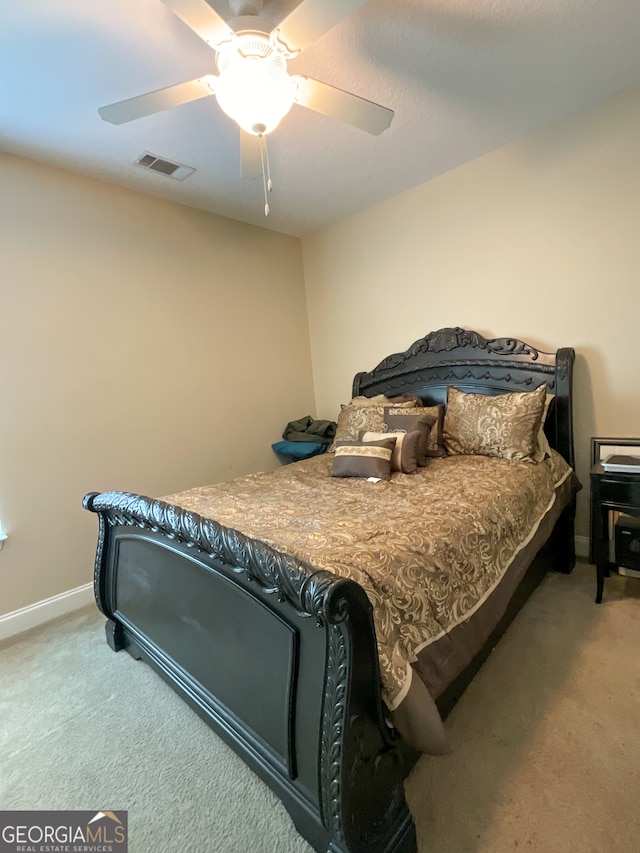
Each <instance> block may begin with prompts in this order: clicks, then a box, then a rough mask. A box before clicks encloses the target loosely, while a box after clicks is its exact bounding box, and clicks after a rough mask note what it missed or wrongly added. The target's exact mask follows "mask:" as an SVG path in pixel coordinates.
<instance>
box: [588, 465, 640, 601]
mask: <svg viewBox="0 0 640 853" xmlns="http://www.w3.org/2000/svg"><path fill="white" fill-rule="evenodd" d="M610 510H618V511H619V512H622V513H625V514H626V515H633V516H636V517H639V516H640V474H620V473H615V474H614V473H612V472H610V471H605V470H604V468H603V467H602V464H601V463H599V462H598V463H596V464H595V465H594V466H593V468H592V469H591V525H590V537H589V543H590V544H589V562H590V563H595V565H596V571H597V578H598V583H597V592H596V604H600V602H601V601H602V591H603V588H604V579H605V577H608V576H609V574H610V573H611V571H612V570H613V571H616V570H617V567H616V564H615V562H614V560H615V555H614V554H613V549H612V543H611V541H610V536H609V512H610Z"/></svg>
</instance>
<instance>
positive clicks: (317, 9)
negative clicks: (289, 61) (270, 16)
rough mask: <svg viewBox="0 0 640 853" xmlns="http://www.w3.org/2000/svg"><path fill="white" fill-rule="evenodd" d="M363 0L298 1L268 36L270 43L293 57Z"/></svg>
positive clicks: (361, 3)
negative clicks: (269, 36)
mask: <svg viewBox="0 0 640 853" xmlns="http://www.w3.org/2000/svg"><path fill="white" fill-rule="evenodd" d="M366 2H367V0H302V3H300V4H299V5H298V6H296V8H295V9H294V10H293V12H291V13H290V14H289V15H287V17H286V18H285V19H284V20H283V21H282V22H281V23H280V24H278V26H277V27H275V29H274V30H273V32H272V33H271V39H272V43H274V46H275V45H277V47H278V49H279V50H280V52H281V53H283V54H284V55H285V56H287V57H288V58H293V57H294V56H297V55H298V54H299V53H301V52H302V51H303V50H304V49H305V47H308V46H309V45H310V44H311V43H312V42H314V41H316V40H317V39H319V38H320V36H323V35H324V34H325V33H328V32H329V30H332V29H333V28H334V27H335V25H336V24H339V23H340V21H342V20H343V19H344V18H346V17H347V16H348V15H350V14H351V13H352V12H355V10H356V9H357V8H358V7H359V6H363V5H364V4H365V3H366Z"/></svg>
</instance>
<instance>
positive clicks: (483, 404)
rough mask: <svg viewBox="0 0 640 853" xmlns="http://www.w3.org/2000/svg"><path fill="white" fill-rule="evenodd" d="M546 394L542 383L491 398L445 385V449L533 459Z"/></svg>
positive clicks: (473, 453)
mask: <svg viewBox="0 0 640 853" xmlns="http://www.w3.org/2000/svg"><path fill="white" fill-rule="evenodd" d="M546 395H547V386H546V385H540V387H539V388H536V390H535V391H522V392H515V393H510V394H499V395H498V396H495V397H489V396H486V395H484V394H467V393H466V392H464V391H460V390H458V389H457V388H449V392H448V397H447V400H448V402H447V412H446V414H445V417H444V442H445V447H446V449H447V452H448V453H451V454H453V455H477V456H498V457H500V458H502V459H513V460H522V459H528V460H530V461H532V462H533V461H534V459H533V454H534V453H535V450H536V439H537V437H538V430H539V429H540V424H541V422H542V414H543V412H544V403H545V398H546Z"/></svg>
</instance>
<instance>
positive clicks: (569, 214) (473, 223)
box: [303, 87, 640, 547]
mask: <svg viewBox="0 0 640 853" xmlns="http://www.w3.org/2000/svg"><path fill="white" fill-rule="evenodd" d="M639 152H640V87H636V88H633V89H631V90H629V91H626V92H625V93H623V94H621V95H620V96H618V97H616V98H613V99H611V100H609V101H607V102H604V103H602V104H601V105H600V106H598V107H597V108H595V109H592V110H590V111H587V112H584V113H581V114H577V115H575V116H573V117H571V118H570V119H568V120H565V121H563V122H560V123H558V124H556V125H554V126H552V127H549V128H548V129H547V130H545V131H544V132H541V133H536V134H534V135H530V136H528V137H527V138H525V139H523V140H522V141H520V142H519V143H517V144H514V145H510V146H508V147H506V148H503V149H500V150H498V151H495V152H492V153H489V154H487V155H486V156H484V157H482V158H481V159H479V160H476V161H475V162H472V163H470V164H468V165H465V166H463V167H461V168H459V169H457V170H455V171H452V172H450V173H448V174H445V175H442V176H441V177H439V178H437V179H435V180H432V181H430V182H429V183H427V184H424V185H422V186H419V187H417V188H415V189H413V190H411V191H409V192H405V193H403V194H401V195H398V196H396V197H395V198H392V199H390V200H388V201H387V202H385V203H383V204H380V205H377V206H375V207H373V208H370V209H369V210H367V211H365V212H364V213H362V214H360V215H357V216H353V217H350V218H348V219H344V220H342V221H340V222H337V223H335V224H334V225H332V226H330V227H327V228H325V229H323V230H321V231H319V232H318V233H315V234H313V235H311V236H309V237H306V238H304V239H303V257H304V271H305V282H306V288H307V300H308V304H309V317H310V336H311V349H312V359H313V371H314V381H315V389H316V403H317V410H318V416H319V417H332V418H333V417H335V416H336V413H337V411H338V410H339V404H340V402H342V401H344V400H347V399H348V398H349V396H350V389H351V380H352V377H353V375H354V373H356V372H357V371H358V370H369V369H371V368H373V367H374V366H375V365H376V364H377V363H378V362H379V361H380V359H381V358H382V357H383V356H385V355H387V354H388V353H391V352H395V351H401V350H404V349H405V348H406V347H407V346H408V345H409V344H411V343H412V342H413V341H414V340H416V339H417V338H419V337H421V336H422V335H424V334H425V333H426V332H428V331H431V330H433V329H438V328H440V327H443V326H462V327H467V328H471V329H475V330H477V331H479V332H482V333H483V334H485V335H487V336H489V337H500V336H515V337H519V338H521V339H523V340H525V341H528V342H530V343H532V344H534V345H535V346H537V347H538V348H540V349H543V350H555V349H556V348H558V347H560V346H573V347H575V349H576V353H577V360H576V368H575V410H574V414H575V421H576V423H575V437H576V449H577V460H578V473H579V476H580V478H581V480H582V482H583V484H584V485H585V489H584V490H583V492H582V493H581V495H580V496H579V506H578V524H577V533H578V534H579V535H580V536H582V537H587V536H588V486H589V479H588V470H589V463H588V459H589V441H590V436H592V435H600V436H633V437H636V436H640V370H639V369H638V343H637V341H638V316H639V313H640V284H639V283H640V240H639V239H638V223H639V222H640V155H639ZM585 544H586V543H585V542H584V540H583V542H582V545H583V547H584V545H585Z"/></svg>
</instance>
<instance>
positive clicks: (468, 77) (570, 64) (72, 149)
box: [0, 0, 640, 235]
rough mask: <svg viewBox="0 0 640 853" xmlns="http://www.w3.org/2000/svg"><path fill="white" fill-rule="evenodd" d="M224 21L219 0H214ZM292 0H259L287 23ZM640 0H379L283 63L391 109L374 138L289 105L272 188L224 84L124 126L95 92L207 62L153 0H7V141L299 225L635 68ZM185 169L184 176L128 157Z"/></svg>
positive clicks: (310, 224) (214, 205)
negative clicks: (225, 103)
mask: <svg viewBox="0 0 640 853" xmlns="http://www.w3.org/2000/svg"><path fill="white" fill-rule="evenodd" d="M210 2H211V5H212V6H214V8H215V9H216V10H217V11H218V12H219V13H220V14H221V15H222V16H223V17H224V18H225V19H227V20H228V19H231V18H232V17H233V14H232V12H231V10H230V9H229V6H228V3H227V2H224V0H210ZM296 5H297V3H296V0H266V2H265V7H264V11H263V15H264V17H266V18H270V19H271V20H273V21H276V22H277V21H278V20H280V19H281V18H282V17H283V16H284V15H285V14H286V13H287V12H288V11H289V10H290V9H292V8H293V7H294V6H296ZM639 44H640V0H520V2H518V3H514V2H508V0H369V2H368V3H366V4H365V5H364V6H362V7H361V8H360V9H358V10H356V11H355V12H354V13H353V14H352V15H351V16H350V17H349V18H347V19H346V20H345V21H343V22H342V23H341V24H339V25H338V26H336V27H335V28H334V29H333V30H331V31H330V32H329V33H327V34H326V35H325V36H323V37H322V38H321V39H319V40H318V41H317V42H316V43H315V44H313V45H311V47H309V48H308V49H307V50H306V51H304V52H303V54H302V55H301V56H300V57H298V58H297V59H296V60H294V61H293V62H292V63H290V70H291V71H292V72H297V73H303V74H308V75H309V76H311V77H316V78H318V79H320V80H323V81H325V82H327V83H330V84H332V85H334V86H337V87H339V88H342V89H347V90H349V91H352V92H354V93H356V94H358V95H360V96H362V97H365V98H367V99H369V100H373V101H376V102H378V103H381V104H383V105H384V106H387V107H391V108H392V109H393V110H395V117H394V120H393V123H392V125H391V127H390V128H389V129H388V130H387V131H385V132H384V133H383V134H381V135H380V136H378V137H375V136H369V135H368V134H366V133H363V132H362V131H360V130H356V129H354V128H351V127H348V126H346V125H343V124H340V123H338V122H336V121H335V120H332V119H330V118H327V117H325V116H322V115H319V114H317V113H313V112H311V111H309V110H306V109H304V108H302V107H299V106H294V107H293V109H292V111H291V113H290V114H289V115H288V116H286V117H285V119H284V120H283V121H282V123H281V125H280V127H279V128H278V129H277V130H276V131H275V132H274V133H273V134H272V135H271V136H270V137H269V156H270V160H271V172H272V177H273V182H274V191H273V193H272V195H271V198H270V205H271V215H270V216H269V218H268V219H265V217H264V214H263V201H262V184H261V181H260V180H246V179H245V180H243V179H242V178H241V177H240V171H239V139H238V131H237V127H236V126H235V125H234V124H233V122H232V121H231V120H230V119H229V118H227V117H226V116H225V115H224V114H223V113H222V112H221V111H220V109H219V107H218V106H217V103H216V101H215V98H208V99H205V100H203V101H197V102H193V103H190V104H183V105H182V106H179V107H174V108H173V109H170V110H168V111H165V112H163V113H160V114H157V115H154V116H149V117H147V118H142V119H139V120H137V121H135V122H131V123H130V124H125V125H120V126H113V125H110V124H107V123H105V122H103V121H102V120H101V119H100V118H99V116H98V113H97V109H98V107H99V106H102V105H104V104H109V103H112V102H114V101H118V100H121V99H124V98H129V97H132V96H133V95H138V94H140V93H142V92H147V91H150V90H153V89H158V88H161V87H164V86H170V85H172V84H175V83H180V82H183V81H185V80H190V79H193V78H196V77H200V76H202V75H203V74H206V73H209V72H212V71H215V64H214V62H215V58H214V57H215V54H214V53H213V52H212V51H211V49H210V48H209V47H208V46H207V45H206V44H205V43H204V42H203V41H201V40H200V39H199V38H198V37H197V36H196V35H195V34H194V33H193V32H192V31H190V30H189V29H188V28H187V27H186V26H185V25H184V24H183V23H182V22H181V21H180V20H178V18H177V17H176V16H175V15H174V14H173V13H172V12H170V11H169V10H168V9H167V8H166V7H165V6H164V5H163V4H162V3H161V2H159V0H135V2H131V0H13V2H9V0H4V2H2V3H1V4H0V149H2V150H5V151H8V152H11V153H16V154H21V155H24V156H27V157H32V158H34V159H37V160H42V161H45V162H48V163H52V164H54V165H58V166H62V167H64V168H68V169H72V170H75V171H78V172H81V173H83V174H87V175H92V176H95V177H97V178H100V179H103V180H107V181H111V182H114V183H118V184H122V185H124V186H128V187H132V188H134V189H137V190H141V191H142V192H146V193H150V194H152V195H157V196H162V197H165V198H168V199H172V200H174V201H177V202H181V203H184V204H189V205H192V206H194V207H199V208H203V209H205V210H209V211H212V212H214V213H219V214H222V215H225V216H229V217H232V218H235V219H239V220H242V221H244V222H250V223H254V224H256V225H261V226H265V227H268V228H272V229H274V230H278V231H283V232H286V233H289V234H298V235H300V234H304V233H307V232H310V231H312V230H314V229H316V228H318V227H320V226H322V225H324V224H326V223H328V222H331V221H334V220H336V219H339V218H341V217H344V216H346V215H349V214H352V213H356V212H358V211H360V210H363V209H364V208H366V207H369V206H370V205H372V204H374V203H376V202H379V201H382V200H384V199H386V198H389V197H390V196H392V195H395V194H396V193H398V192H401V191H402V190H406V189H409V188H410V187H412V186H415V185H417V184H421V183H423V182H425V181H427V180H429V179H430V178H432V177H434V176H435V175H438V174H441V173H442V172H444V171H447V170H449V169H452V168H454V167H456V166H458V165H460V164H462V163H464V162H467V161H469V160H472V159H473V158H475V157H478V156H480V155H481V154H483V153H485V152H487V151H489V150H491V149H493V148H497V147H500V146H502V145H504V144H506V143H508V142H511V141H513V140H515V139H517V138H519V137H521V136H522V135H524V134H526V133H528V132H531V131H532V130H535V129H537V128H540V127H542V126H544V125H546V124H548V123H549V122H551V121H553V120H555V119H557V118H559V117H561V116H563V115H567V114H569V113H571V112H575V111H577V110H580V109H583V108H585V107H587V106H589V105H591V104H594V103H596V102H597V101H599V100H601V99H603V98H604V97H606V96H608V95H611V94H613V93H615V92H618V91H620V90H622V89H624V88H626V87H628V86H631V85H633V84H636V83H639V82H640V49H639V47H638V45H639ZM144 151H151V152H153V153H154V154H158V155H160V156H162V157H166V158H168V159H171V160H176V161H178V162H180V163H184V164H187V165H189V166H193V167H195V169H196V172H195V173H194V174H193V175H191V176H190V177H189V178H187V179H186V180H185V181H184V182H178V181H174V180H172V179H169V178H166V177H163V176H161V175H158V174H155V173H152V172H146V171H144V170H142V169H140V168H139V167H137V166H135V165H133V162H134V161H135V160H136V159H137V158H138V157H139V156H140V155H141V154H142V153H143V152H144Z"/></svg>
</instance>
